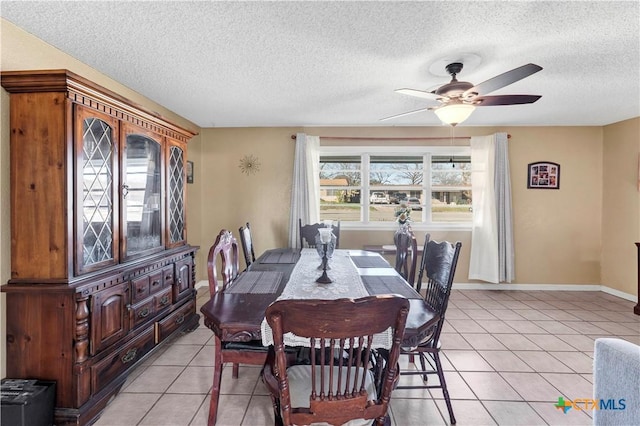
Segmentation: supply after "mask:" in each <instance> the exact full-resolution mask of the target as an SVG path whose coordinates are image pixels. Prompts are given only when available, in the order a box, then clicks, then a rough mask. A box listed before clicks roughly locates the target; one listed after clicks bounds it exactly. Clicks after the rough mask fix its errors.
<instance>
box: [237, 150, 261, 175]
mask: <svg viewBox="0 0 640 426" xmlns="http://www.w3.org/2000/svg"><path fill="white" fill-rule="evenodd" d="M238 167H240V170H241V171H242V173H245V174H246V175H247V176H250V175H252V174H254V173H258V172H259V171H260V161H259V160H258V157H254V156H253V155H245V156H244V157H242V158H241V159H240V164H239V165H238Z"/></svg>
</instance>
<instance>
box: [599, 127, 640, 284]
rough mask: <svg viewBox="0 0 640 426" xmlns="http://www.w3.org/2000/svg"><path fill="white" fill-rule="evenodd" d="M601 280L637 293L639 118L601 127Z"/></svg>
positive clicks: (639, 221) (639, 193)
mask: <svg viewBox="0 0 640 426" xmlns="http://www.w3.org/2000/svg"><path fill="white" fill-rule="evenodd" d="M603 151H604V152H603V164H604V178H603V195H602V199H603V209H602V212H603V213H602V230H603V235H604V236H605V237H604V238H603V240H602V266H601V268H602V284H604V285H606V286H608V287H612V288H615V289H618V290H620V291H623V292H625V293H631V294H637V290H638V275H637V270H636V268H637V267H638V266H637V249H636V246H635V245H634V243H635V242H640V187H639V186H638V185H640V182H639V181H638V180H639V179H640V175H639V173H640V171H639V170H638V168H639V166H640V118H634V119H632V120H626V121H622V122H620V123H615V124H611V125H609V126H605V127H604V137H603Z"/></svg>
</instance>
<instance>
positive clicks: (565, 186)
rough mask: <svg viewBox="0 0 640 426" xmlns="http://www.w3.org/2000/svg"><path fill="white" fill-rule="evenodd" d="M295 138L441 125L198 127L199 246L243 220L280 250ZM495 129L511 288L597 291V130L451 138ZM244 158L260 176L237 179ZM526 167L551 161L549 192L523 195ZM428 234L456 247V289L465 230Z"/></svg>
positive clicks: (351, 237)
mask: <svg viewBox="0 0 640 426" xmlns="http://www.w3.org/2000/svg"><path fill="white" fill-rule="evenodd" d="M296 131H304V132H306V133H308V134H315V135H321V136H327V135H333V136H338V135H340V136H347V135H348V136H374V137H382V136H384V137H421V136H438V137H440V136H446V135H448V134H449V130H448V129H446V128H443V127H433V128H430V127H428V128H418V127H411V128H407V127H404V128H393V127H383V128H378V127H376V128H299V129H290V128H286V129H282V128H276V129H274V128H268V129H259V128H253V129H241V128H239V129H205V130H203V132H202V158H201V161H202V162H203V163H204V164H206V165H207V167H206V168H204V169H203V170H202V172H201V173H202V174H201V175H200V177H201V178H202V179H203V180H204V181H205V187H204V188H203V193H202V194H203V199H202V208H203V210H204V212H205V213H204V214H203V217H205V218H206V219H205V222H206V223H204V224H203V237H202V245H203V248H204V247H205V245H206V247H207V248H208V247H209V246H210V245H211V244H212V243H213V241H214V239H215V235H216V234H217V232H218V231H219V230H220V229H221V228H230V229H231V230H233V231H234V232H236V231H237V228H238V227H239V226H240V225H242V224H243V223H244V221H246V220H248V221H250V222H251V224H252V232H253V234H254V240H255V242H256V246H257V249H258V251H262V250H264V249H265V248H268V247H274V246H283V245H286V244H287V233H286V227H287V224H288V220H289V215H288V203H289V196H290V191H291V177H290V176H291V159H292V158H293V148H294V147H293V145H294V143H293V141H292V140H291V134H294V133H296ZM495 131H506V132H508V133H509V134H511V139H510V142H509V149H510V161H511V176H512V186H513V201H514V202H513V205H514V234H515V247H516V248H515V250H516V280H515V283H528V284H599V283H600V244H601V207H602V205H601V194H602V128H601V127H511V128H501V129H498V128H490V127H482V128H466V127H463V128H459V129H457V131H456V135H457V136H472V135H486V134H491V133H493V132H495ZM332 143H334V144H335V143H336V142H332ZM340 143H343V144H347V143H349V142H345V141H342V142H340ZM398 143H402V142H398ZM413 143H414V144H416V142H413ZM418 143H419V142H418ZM457 143H461V142H457ZM462 143H464V142H462ZM246 154H254V155H256V156H257V157H258V158H259V159H260V161H261V162H262V167H261V171H260V172H259V173H258V174H257V175H255V176H245V175H243V174H242V173H240V170H239V169H238V167H237V165H238V162H239V160H240V158H242V156H243V155H246ZM534 161H553V162H556V163H559V164H561V166H562V167H561V184H560V189H559V190H532V189H527V187H526V180H527V164H528V163H531V162H534ZM227 205H230V206H233V208H232V209H229V208H228V207H227ZM585 230H588V232H585ZM429 232H430V233H431V234H432V237H433V238H435V239H447V240H460V241H462V243H463V250H462V254H461V257H460V261H459V266H458V270H457V273H456V282H469V280H468V278H467V277H468V270H469V266H468V265H469V246H470V242H471V241H470V240H471V235H470V232H469V231H455V232H454V231H434V230H430V231H429ZM391 237H392V232H391V231H366V232H365V231H346V230H344V229H343V230H342V231H341V246H342V247H345V248H361V247H362V246H363V245H364V244H382V243H389V242H390V241H391ZM423 238H424V237H423ZM205 241H206V244H205V243H204V242H205ZM203 252H204V251H203ZM199 277H200V279H205V275H204V271H200V273H199Z"/></svg>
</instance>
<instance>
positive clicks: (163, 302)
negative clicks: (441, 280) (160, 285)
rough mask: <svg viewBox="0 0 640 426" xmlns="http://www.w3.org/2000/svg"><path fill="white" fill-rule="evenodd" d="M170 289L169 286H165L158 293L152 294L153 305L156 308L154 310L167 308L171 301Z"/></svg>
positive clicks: (158, 310)
mask: <svg viewBox="0 0 640 426" xmlns="http://www.w3.org/2000/svg"><path fill="white" fill-rule="evenodd" d="M171 295H172V291H171V289H170V288H165V289H164V290H163V291H162V293H158V294H156V295H155V296H153V301H154V305H155V308H156V312H160V311H162V310H163V309H166V308H168V307H169V306H171V303H173V299H172V298H171Z"/></svg>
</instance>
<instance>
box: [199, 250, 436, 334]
mask: <svg viewBox="0 0 640 426" xmlns="http://www.w3.org/2000/svg"><path fill="white" fill-rule="evenodd" d="M292 250H293V249H273V250H268V251H266V252H265V253H263V254H262V255H261V256H260V257H259V258H258V259H256V261H255V262H254V263H252V264H251V266H250V268H249V270H251V271H280V272H282V273H283V279H282V281H281V282H280V285H279V286H278V289H277V291H276V292H274V293H262V294H257V293H225V292H218V293H216V294H215V295H214V296H213V297H212V298H211V299H210V300H209V301H208V302H207V303H205V304H204V306H202V308H201V309H200V312H202V314H203V316H204V323H205V325H206V326H207V327H209V328H210V329H211V330H213V332H214V333H216V335H217V336H218V337H219V338H220V340H222V341H226V342H247V341H250V340H260V339H261V335H260V325H261V323H262V320H263V319H264V313H265V311H266V309H267V307H268V306H269V305H270V304H271V303H273V302H274V301H275V300H276V299H277V298H278V296H279V295H280V293H282V290H283V289H284V287H285V285H286V283H287V281H288V280H289V276H290V275H291V271H292V270H293V268H294V267H295V263H262V261H264V260H265V259H266V257H267V256H269V255H270V254H273V253H291V252H292ZM348 251H349V254H350V255H351V256H380V255H379V254H377V253H373V252H368V251H362V250H348ZM272 258H273V257H270V259H272ZM357 269H358V272H359V273H360V275H361V276H381V277H384V276H392V275H397V276H399V275H398V274H397V272H396V271H395V269H393V268H391V267H385V268H377V267H376V268H357ZM406 285H407V286H409V284H408V283H407V284H406ZM409 303H410V308H409V315H408V317H407V324H406V328H405V338H404V344H406V345H411V346H415V345H416V344H417V343H418V342H419V341H420V340H421V339H422V338H424V337H425V336H427V335H428V334H429V331H430V329H431V327H432V326H433V325H434V324H435V323H436V322H437V320H438V318H437V316H436V314H435V312H433V311H432V310H431V309H430V308H429V307H428V306H427V305H426V304H425V303H424V301H423V300H422V299H417V298H416V299H409Z"/></svg>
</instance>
